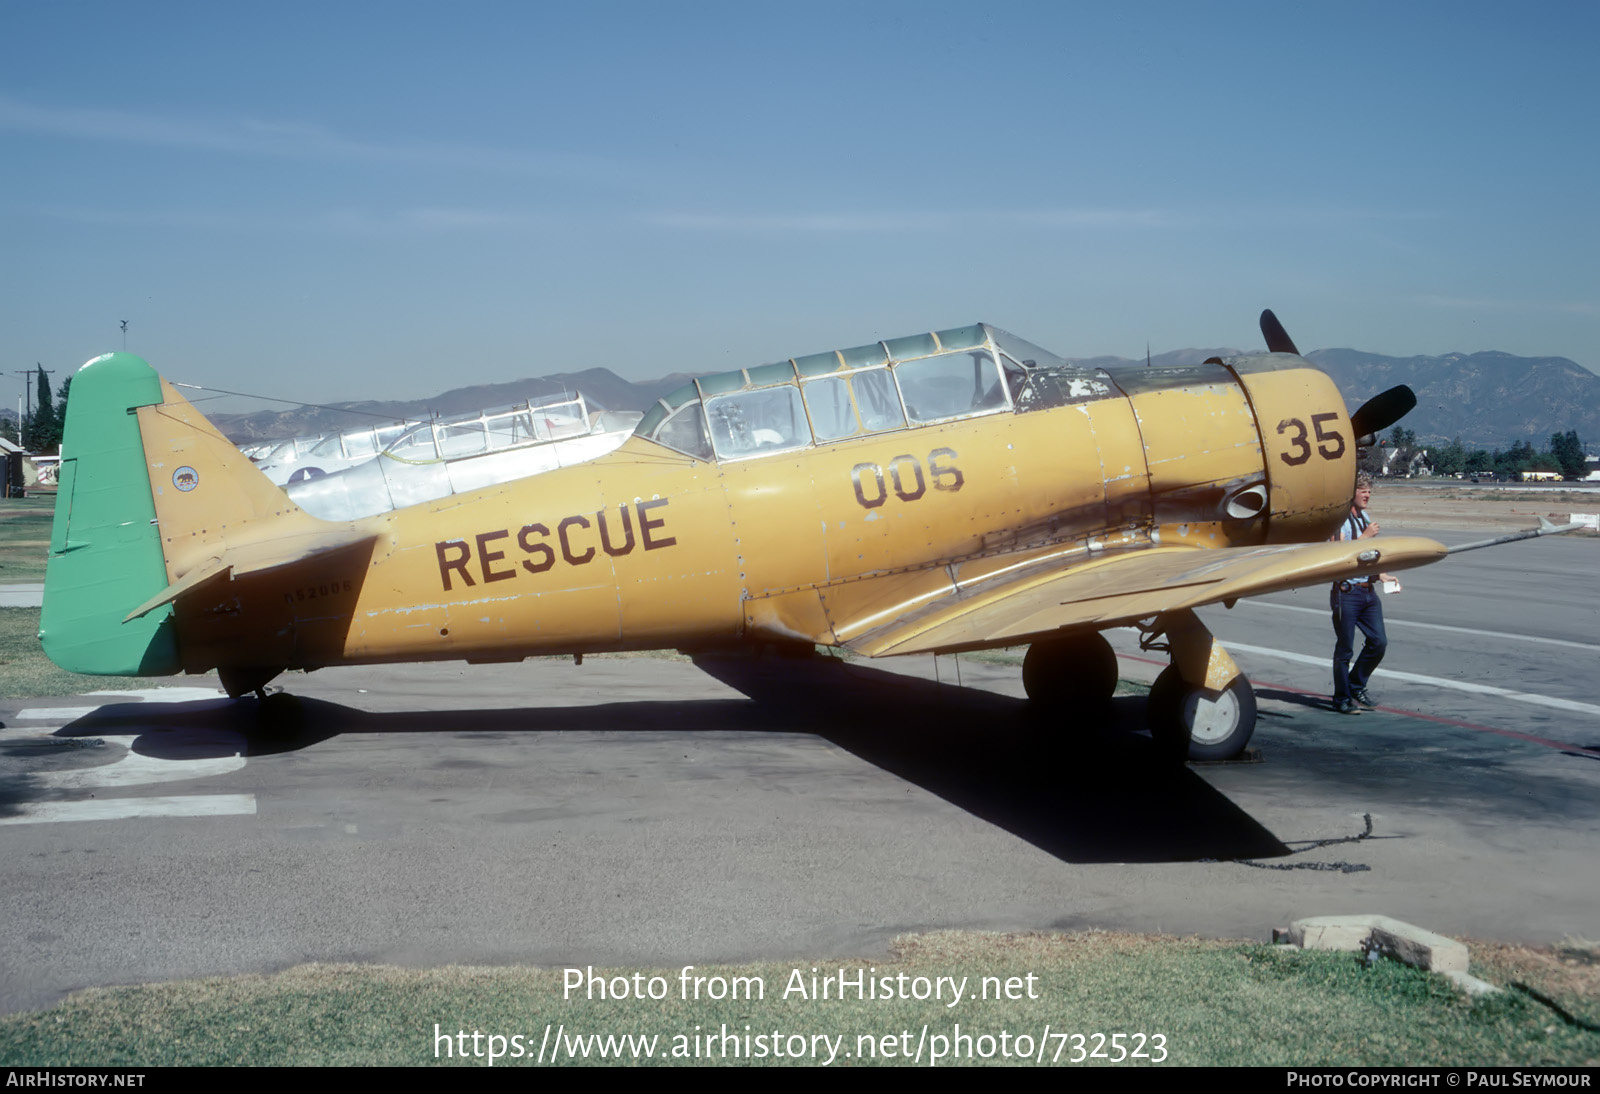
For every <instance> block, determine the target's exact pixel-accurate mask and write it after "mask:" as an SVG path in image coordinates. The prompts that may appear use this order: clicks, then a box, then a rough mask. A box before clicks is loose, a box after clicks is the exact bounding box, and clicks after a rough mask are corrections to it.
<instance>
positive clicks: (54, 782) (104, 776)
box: [30, 733, 245, 790]
mask: <svg viewBox="0 0 1600 1094" xmlns="http://www.w3.org/2000/svg"><path fill="white" fill-rule="evenodd" d="M220 736H222V737H224V738H227V737H234V734H232V733H227V734H221V735H220ZM186 737H187V739H181V738H180V739H179V741H178V742H177V743H178V747H177V748H176V749H174V750H172V754H170V755H166V756H159V757H158V756H141V755H140V754H139V753H137V752H135V751H133V742H134V741H136V740H138V739H139V738H138V737H137V736H133V737H122V736H116V737H113V736H98V735H97V736H96V739H97V740H101V741H106V742H108V743H110V744H116V745H121V746H122V747H123V748H125V749H127V750H128V754H127V755H126V756H124V757H122V759H120V760H118V761H117V762H116V763H110V764H102V765H101V766H99V767H81V768H78V769H76V770H73V771H43V772H40V773H39V774H37V775H33V776H30V780H31V781H32V783H33V785H35V786H40V787H45V788H48V789H50V790H87V789H91V788H94V787H100V786H146V785H148V784H150V783H173V782H183V781H184V780H186V779H205V778H210V777H211V776H213V775H226V774H228V773H229V772H232V771H238V770H239V769H240V768H241V767H243V766H244V763H245V760H244V757H243V756H242V755H240V754H239V753H237V752H236V753H234V755H232V756H218V755H216V754H215V753H216V752H217V750H218V744H219V742H218V741H217V740H216V739H215V738H213V739H210V740H206V739H199V740H196V739H195V738H193V737H192V736H188V735H186ZM235 741H237V742H238V743H237V745H235V744H234V743H233V742H229V744H228V747H229V748H234V747H239V748H241V749H242V746H243V744H244V742H243V741H242V740H238V738H236V737H235ZM186 751H187V752H198V753H200V754H201V755H200V756H199V757H197V758H193V759H191V758H188V757H186V756H184V755H183V753H184V752H186Z"/></svg>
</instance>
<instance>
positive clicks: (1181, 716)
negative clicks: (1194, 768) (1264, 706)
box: [1146, 665, 1256, 760]
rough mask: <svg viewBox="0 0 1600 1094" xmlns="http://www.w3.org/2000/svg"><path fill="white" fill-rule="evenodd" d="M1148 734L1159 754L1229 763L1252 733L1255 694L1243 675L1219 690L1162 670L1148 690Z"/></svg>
mask: <svg viewBox="0 0 1600 1094" xmlns="http://www.w3.org/2000/svg"><path fill="white" fill-rule="evenodd" d="M1146 719H1147V721H1148V722H1149V725H1150V735H1151V736H1152V737H1154V738H1155V739H1156V744H1157V745H1158V746H1160V747H1161V748H1162V749H1163V751H1166V752H1169V753H1170V754H1172V755H1174V756H1187V758H1188V759H1191V760H1230V759H1232V758H1233V757H1235V756H1237V755H1238V754H1239V753H1241V752H1243V751H1244V749H1245V746H1246V745H1248V744H1249V743H1250V736H1251V734H1253V733H1254V732H1255V728H1256V693H1255V690H1254V689H1252V688H1251V687H1250V681H1248V680H1246V679H1245V678H1244V677H1243V676H1237V677H1235V678H1234V680H1233V683H1231V684H1229V685H1228V686H1227V687H1225V688H1223V689H1222V690H1221V691H1212V690H1211V689H1209V688H1203V687H1196V686H1195V685H1193V684H1189V683H1185V682H1184V679H1183V677H1182V675H1180V674H1179V672H1178V667H1177V666H1176V665H1168V666H1167V667H1166V668H1165V669H1163V670H1162V671H1161V675H1160V676H1158V677H1156V682H1155V683H1154V684H1152V685H1151V686H1150V700H1149V703H1148V705H1147V706H1146Z"/></svg>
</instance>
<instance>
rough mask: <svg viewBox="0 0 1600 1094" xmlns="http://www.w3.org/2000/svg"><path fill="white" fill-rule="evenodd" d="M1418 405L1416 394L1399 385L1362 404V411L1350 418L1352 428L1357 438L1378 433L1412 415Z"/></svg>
mask: <svg viewBox="0 0 1600 1094" xmlns="http://www.w3.org/2000/svg"><path fill="white" fill-rule="evenodd" d="M1416 405H1417V395H1416V392H1414V391H1412V390H1411V389H1410V388H1408V387H1406V385H1404V384H1398V385H1396V386H1395V387H1392V388H1390V389H1389V390H1388V391H1382V392H1379V393H1378V394H1377V395H1374V396H1373V397H1372V398H1370V399H1368V400H1367V401H1366V402H1364V403H1362V404H1361V409H1360V410H1358V411H1356V412H1355V413H1354V414H1352V415H1351V416H1350V427H1351V429H1353V430H1354V431H1355V435H1356V436H1357V437H1360V436H1363V435H1365V434H1368V433H1378V432H1380V431H1382V430H1385V429H1388V428H1389V427H1390V426H1392V425H1394V423H1395V422H1398V421H1399V420H1400V419H1401V418H1404V417H1405V416H1406V415H1407V414H1409V413H1411V408H1412V407H1414V406H1416Z"/></svg>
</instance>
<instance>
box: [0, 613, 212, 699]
mask: <svg viewBox="0 0 1600 1094" xmlns="http://www.w3.org/2000/svg"><path fill="white" fill-rule="evenodd" d="M205 679H207V678H206V677H185V678H184V682H185V683H189V682H194V681H204V680H205ZM173 682H174V678H173V677H171V676H84V675H82V674H80V673H76V672H68V671H66V670H65V669H59V668H57V667H56V666H55V665H54V664H53V663H52V662H51V660H50V659H49V658H48V657H46V656H45V655H44V648H43V647H42V646H40V645H39V609H38V608H0V699H38V698H43V697H44V696H46V695H82V694H84V693H85V692H90V691H132V690H134V689H136V688H156V687H171V686H172V685H173Z"/></svg>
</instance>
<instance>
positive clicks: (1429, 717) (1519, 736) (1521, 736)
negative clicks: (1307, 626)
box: [1117, 653, 1600, 753]
mask: <svg viewBox="0 0 1600 1094" xmlns="http://www.w3.org/2000/svg"><path fill="white" fill-rule="evenodd" d="M1117 656H1118V657H1123V658H1126V659H1127V660H1129V661H1140V662H1143V663H1144V664H1146V665H1162V666H1165V665H1166V664H1167V662H1165V661H1157V660H1155V659H1154V658H1150V657H1138V656H1136V655H1134V654H1131V653H1119V654H1117ZM1250 684H1251V686H1252V687H1258V688H1262V687H1266V688H1273V689H1275V690H1277V691H1292V692H1294V693H1295V694H1296V695H1313V696H1317V697H1319V698H1320V697H1321V696H1322V694H1323V693H1322V692H1320V691H1307V690H1306V689H1305V688H1297V687H1292V686H1290V685H1289V684H1274V683H1273V682H1272V681H1270V680H1251V681H1250ZM1373 709H1375V710H1381V711H1382V712H1383V713H1385V714H1398V715H1400V716H1401V717H1403V718H1420V719H1422V720H1423V721H1424V722H1437V723H1438V724H1440V725H1446V726H1455V727H1456V728H1458V729H1472V730H1476V731H1477V732H1479V733H1494V734H1497V735H1499V736H1501V737H1510V738H1511V739H1512V740H1515V741H1529V742H1531V743H1533V744H1536V745H1544V746H1545V747H1546V748H1554V749H1556V750H1558V751H1561V752H1589V753H1596V752H1600V749H1594V748H1588V747H1586V746H1584V745H1575V744H1568V743H1566V742H1565V741H1552V740H1551V739H1550V738H1548V737H1535V736H1533V735H1532V734H1531V733H1518V732H1517V731H1516V730H1514V729H1497V728H1496V727H1494V726H1480V725H1478V724H1477V723H1475V722H1463V721H1461V720H1460V719H1457V718H1442V717H1440V716H1439V715H1437V714H1423V713H1422V712H1421V711H1416V710H1400V709H1398V708H1396V707H1374V708H1373Z"/></svg>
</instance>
